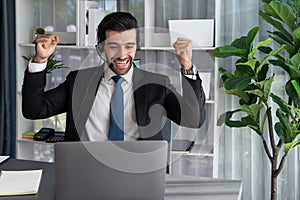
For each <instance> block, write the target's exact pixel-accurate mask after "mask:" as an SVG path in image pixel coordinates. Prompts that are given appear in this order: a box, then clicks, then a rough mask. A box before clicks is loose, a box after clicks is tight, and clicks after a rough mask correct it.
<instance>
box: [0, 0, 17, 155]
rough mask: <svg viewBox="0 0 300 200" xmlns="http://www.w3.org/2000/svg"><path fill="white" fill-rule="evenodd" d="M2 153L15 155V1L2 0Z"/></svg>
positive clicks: (0, 139) (0, 106)
mask: <svg viewBox="0 0 300 200" xmlns="http://www.w3.org/2000/svg"><path fill="white" fill-rule="evenodd" d="M0 12H1V27H0V30H1V31H0V34H1V44H0V55H1V56H0V63H1V65H0V75H1V78H0V155H10V156H13V157H14V156H15V141H16V137H15V136H16V128H15V127H16V125H15V121H16V106H15V99H16V79H15V74H16V69H15V68H16V56H15V1H11V0H1V4H0Z"/></svg>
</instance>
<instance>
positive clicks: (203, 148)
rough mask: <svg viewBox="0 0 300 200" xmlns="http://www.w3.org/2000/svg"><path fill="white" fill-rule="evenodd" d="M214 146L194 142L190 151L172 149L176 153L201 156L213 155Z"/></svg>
mask: <svg viewBox="0 0 300 200" xmlns="http://www.w3.org/2000/svg"><path fill="white" fill-rule="evenodd" d="M212 151H213V146H212V145H207V144H194V145H193V147H192V149H191V150H190V151H171V153H172V154H174V155H188V156H199V157H213V156H214V153H213V152H212Z"/></svg>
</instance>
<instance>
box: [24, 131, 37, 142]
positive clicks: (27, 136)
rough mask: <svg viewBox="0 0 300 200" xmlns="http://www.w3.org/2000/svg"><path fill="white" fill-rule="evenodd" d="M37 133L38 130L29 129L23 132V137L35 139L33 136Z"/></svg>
mask: <svg viewBox="0 0 300 200" xmlns="http://www.w3.org/2000/svg"><path fill="white" fill-rule="evenodd" d="M35 134H36V132H33V131H27V132H25V133H22V138H24V139H31V140H33V136H34V135H35Z"/></svg>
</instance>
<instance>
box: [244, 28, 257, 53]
mask: <svg viewBox="0 0 300 200" xmlns="http://www.w3.org/2000/svg"><path fill="white" fill-rule="evenodd" d="M258 32H259V27H258V26H256V27H254V28H252V29H251V30H250V31H249V32H248V34H247V40H246V50H247V52H248V53H249V52H251V51H252V48H253V41H254V39H255V37H256V35H257V33H258Z"/></svg>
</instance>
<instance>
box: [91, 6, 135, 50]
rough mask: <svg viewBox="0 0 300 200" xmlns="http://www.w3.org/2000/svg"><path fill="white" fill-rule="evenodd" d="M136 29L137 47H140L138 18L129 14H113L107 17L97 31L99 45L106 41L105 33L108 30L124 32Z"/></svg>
mask: <svg viewBox="0 0 300 200" xmlns="http://www.w3.org/2000/svg"><path fill="white" fill-rule="evenodd" d="M134 28H135V29H136V31H137V32H136V37H137V46H138V45H139V31H138V28H139V27H138V22H137V20H136V18H135V17H134V16H133V15H132V14H130V13H128V12H113V13H110V14H108V15H106V16H105V17H104V18H103V19H102V21H101V22H100V24H99V25H98V29H97V40H98V42H97V43H98V45H99V44H100V43H102V42H103V41H105V40H106V34H105V32H106V31H107V30H112V31H117V32H123V31H126V30H130V29H134Z"/></svg>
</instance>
